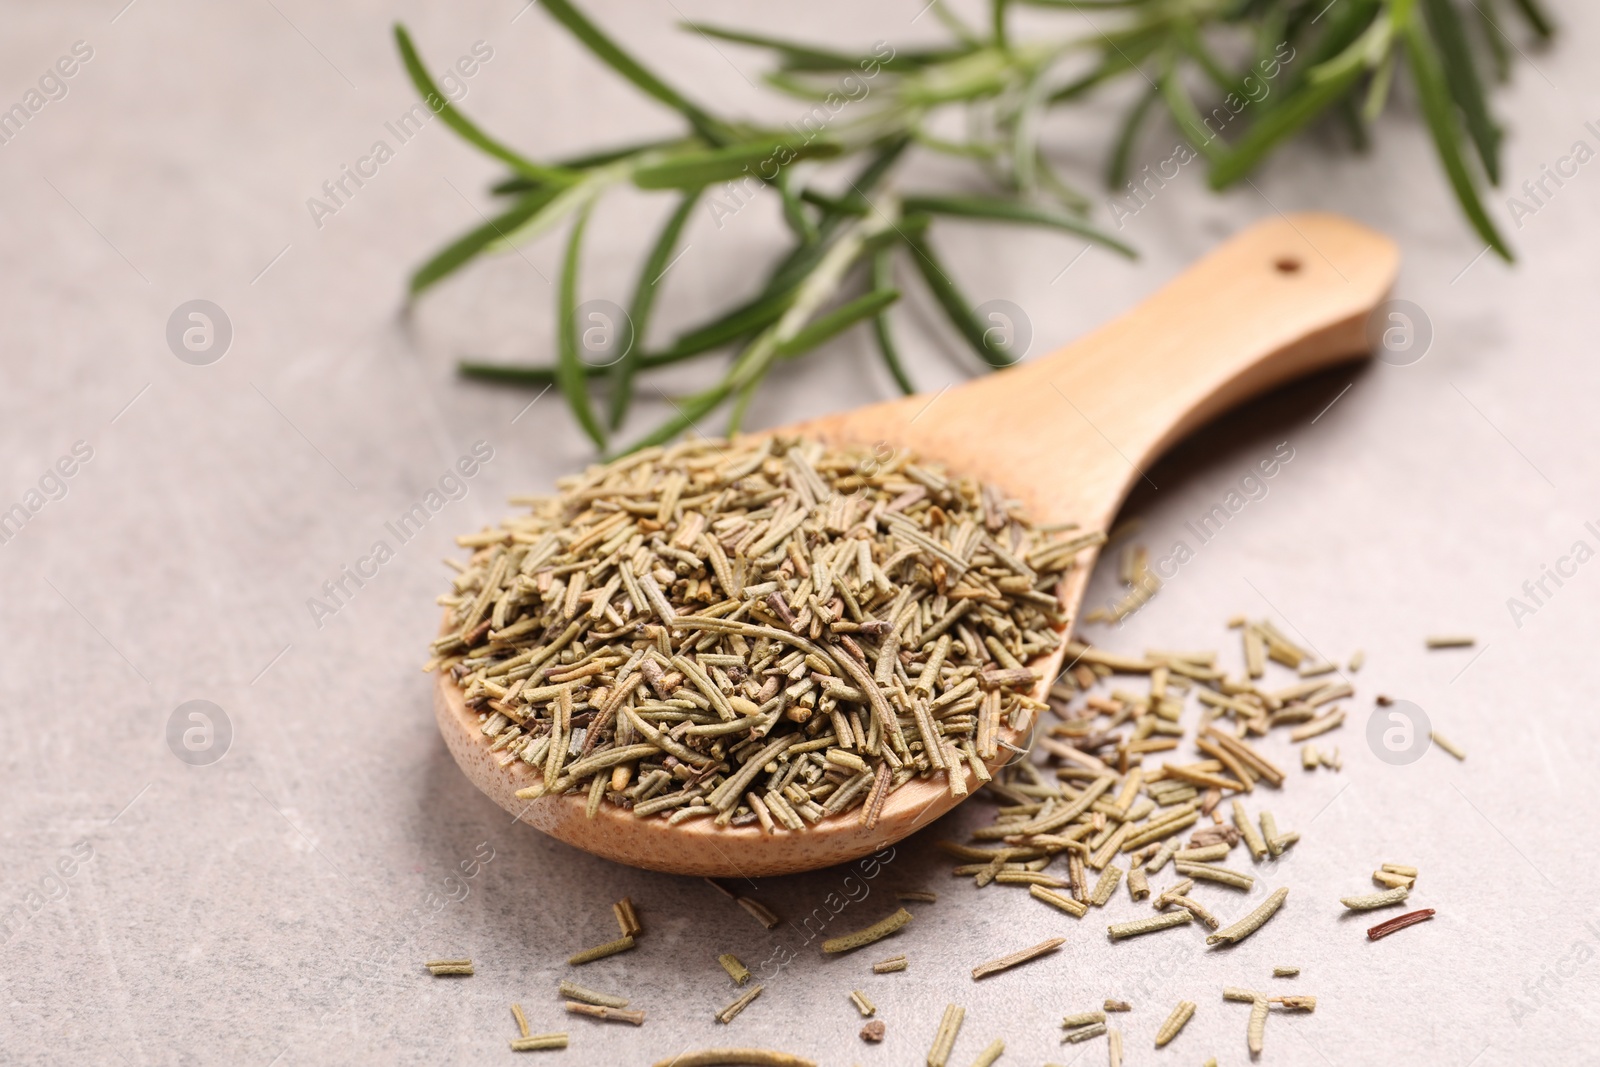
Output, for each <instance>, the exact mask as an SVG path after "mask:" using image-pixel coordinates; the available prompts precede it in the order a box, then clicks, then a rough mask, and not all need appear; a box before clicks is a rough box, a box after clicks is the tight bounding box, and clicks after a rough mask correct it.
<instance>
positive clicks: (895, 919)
mask: <svg viewBox="0 0 1600 1067" xmlns="http://www.w3.org/2000/svg"><path fill="white" fill-rule="evenodd" d="M910 921H911V913H910V912H909V911H907V910H906V909H904V908H899V909H897V910H896V911H895V912H894V914H892V915H889V916H888V917H887V918H883V919H880V920H878V921H877V922H875V923H873V924H872V925H871V926H868V927H866V928H865V929H862V930H857V931H856V932H855V933H852V934H845V935H843V936H842V937H832V938H829V939H828V940H826V941H824V942H823V943H822V951H824V952H827V953H830V954H832V953H836V952H851V951H854V950H855V949H858V948H861V947H862V946H864V945H870V944H872V943H873V942H874V941H881V940H882V939H883V938H885V937H888V936H889V935H890V934H892V933H894V932H895V931H896V930H898V929H900V928H901V927H902V926H904V925H905V924H906V923H908V922H910Z"/></svg>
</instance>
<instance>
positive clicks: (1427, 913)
mask: <svg viewBox="0 0 1600 1067" xmlns="http://www.w3.org/2000/svg"><path fill="white" fill-rule="evenodd" d="M1431 918H1433V909H1432V908H1420V909H1418V910H1417V911H1408V912H1406V913H1405V914H1404V915H1396V916H1395V917H1394V918H1392V919H1389V920H1388V921H1386V922H1381V923H1379V924H1378V925H1377V926H1374V927H1372V928H1371V929H1369V930H1368V931H1367V940H1368V941H1376V940H1378V939H1379V938H1383V937H1388V936H1389V935H1390V934H1392V933H1394V932H1395V931H1396V930H1404V929H1405V928H1406V927H1408V926H1415V925H1416V924H1417V923H1421V922H1427V921H1428V920H1429V919H1431Z"/></svg>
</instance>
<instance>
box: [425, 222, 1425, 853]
mask: <svg viewBox="0 0 1600 1067" xmlns="http://www.w3.org/2000/svg"><path fill="white" fill-rule="evenodd" d="M1398 265H1399V252H1398V250H1397V249H1396V248H1395V246H1394V243H1393V242H1391V241H1390V240H1389V239H1388V238H1386V237H1384V236H1383V235H1381V234H1378V233H1375V232H1373V231H1372V230H1369V229H1366V228H1365V227H1362V226H1359V225H1357V224H1355V223H1353V222H1350V221H1348V220H1346V219H1343V218H1339V217H1337V216H1332V215H1295V216H1291V217H1280V218H1275V219H1269V220H1267V221H1266V222H1262V223H1260V224H1258V225H1256V226H1253V227H1251V228H1250V229H1248V230H1246V231H1245V232H1244V233H1242V234H1240V235H1238V236H1237V237H1235V238H1233V239H1232V240H1231V241H1229V242H1227V243H1226V244H1224V245H1223V246H1222V247H1221V248H1219V249H1217V250H1216V251H1214V252H1212V253H1211V254H1210V255H1209V256H1207V257H1206V258H1204V259H1202V260H1201V261H1200V262H1199V263H1197V264H1195V265H1194V266H1193V267H1191V268H1190V269H1189V270H1188V271H1186V272H1185V273H1183V274H1182V275H1180V276H1179V277H1177V278H1176V279H1174V280H1173V281H1172V282H1170V283H1169V284H1168V285H1167V286H1166V287H1165V288H1163V289H1162V290H1161V291H1160V292H1158V293H1156V294H1155V295H1154V296H1152V297H1150V298H1149V299H1148V300H1146V301H1145V302H1144V303H1143V304H1141V305H1140V306H1138V307H1137V308H1135V309H1134V310H1133V311H1131V312H1129V313H1128V314H1126V315H1124V316H1122V317H1121V318H1119V319H1117V320H1115V321H1114V322H1112V323H1110V324H1109V325H1106V326H1104V327H1102V328H1100V329H1099V330H1097V331H1095V332H1094V333H1092V334H1090V335H1089V336H1088V337H1085V338H1084V339H1082V340H1080V341H1078V342H1076V343H1074V344H1071V345H1068V346H1067V347H1066V348H1063V349H1061V350H1060V351H1059V352H1056V353H1055V354H1053V355H1050V356H1046V357H1044V358H1041V359H1037V360H1033V361H1031V362H1028V363H1025V364H1022V365H1020V366H1017V367H1014V368H1012V369H1010V370H1007V371H1004V372H1003V373H999V374H993V375H989V376H987V377H984V378H980V379H977V380H976V381H973V382H970V383H967V384H965V385H961V386H959V387H956V388H952V389H948V390H946V391H945V392H942V393H939V394H937V395H935V396H932V397H929V396H912V397H906V398H903V399H900V400H893V401H890V402H888V403H883V404H874V405H872V406H870V407H865V408H860V409H858V410H855V411H847V412H843V413H841V414H838V415H830V416H828V417H826V418H822V419H816V420H813V421H811V422H807V423H803V424H801V425H799V426H794V427H789V428H788V429H786V430H785V431H784V432H792V433H801V434H805V435H808V436H812V437H816V438H820V439H822V440H824V441H827V442H830V443H833V444H846V443H849V444H865V445H876V444H878V443H887V444H888V445H890V446H892V447H895V448H909V449H910V450H912V452H914V453H915V454H917V455H919V456H921V457H922V458H923V459H925V460H931V461H934V462H938V463H942V464H944V465H945V466H946V467H948V468H949V469H950V470H952V471H957V472H960V473H961V474H965V475H971V476H974V477H977V478H979V479H981V480H983V481H985V482H990V483H992V484H994V485H996V486H997V487H999V488H1000V489H1001V490H1003V491H1004V492H1006V493H1007V494H1009V495H1011V496H1013V497H1015V498H1016V499H1018V500H1020V501H1022V502H1023V504H1024V505H1026V507H1027V509H1028V512H1029V514H1030V515H1031V516H1032V517H1033V519H1034V520H1035V521H1036V522H1040V523H1054V522H1077V523H1080V524H1081V525H1082V526H1083V528H1084V529H1086V530H1093V529H1106V528H1107V527H1108V526H1109V525H1110V523H1111V520H1112V519H1113V518H1114V517H1115V515H1116V512H1117V509H1118V508H1119V507H1120V506H1121V504H1122V500H1123V498H1124V496H1125V495H1126V494H1127V492H1128V490H1129V489H1131V488H1132V486H1133V484H1134V483H1135V482H1136V481H1138V480H1139V479H1141V478H1142V477H1143V475H1142V473H1141V472H1142V471H1143V470H1144V469H1145V468H1146V467H1147V466H1148V465H1149V464H1150V462H1151V461H1152V460H1154V459H1155V458H1156V457H1157V456H1158V455H1159V454H1160V453H1161V452H1162V450H1164V449H1165V448H1166V447H1167V446H1169V445H1171V444H1172V443H1173V442H1175V441H1177V440H1178V439H1179V438H1181V437H1182V436H1184V435H1185V434H1186V433H1188V432H1189V431H1191V430H1193V429H1195V428H1196V427H1198V426H1200V425H1201V424H1202V423H1204V422H1206V421H1207V420H1209V419H1211V418H1212V417H1213V416H1215V415H1217V414H1218V413H1220V412H1222V411H1224V410H1226V409H1227V408H1229V407H1232V406H1233V405H1235V404H1238V403H1240V402H1242V401H1244V400H1246V399H1248V398H1250V397H1253V396H1256V395H1258V394H1260V393H1263V392H1265V391H1266V390H1268V389H1271V388H1272V387H1274V386H1276V385H1279V384H1281V383H1283V382H1286V381H1288V380H1290V379H1292V378H1296V377H1299V376H1301V375H1304V374H1308V373H1310V372H1312V371H1315V370H1318V369H1320V368H1323V367H1327V366H1329V365H1332V364H1334V363H1338V362H1340V361H1344V360H1349V359H1352V358H1356V357H1361V356H1364V355H1366V354H1368V347H1369V346H1368V341H1367V333H1366V325H1367V321H1368V318H1369V316H1370V314H1371V313H1372V311H1373V310H1374V308H1376V307H1377V305H1378V304H1379V303H1380V302H1381V301H1382V300H1383V299H1384V297H1385V295H1386V294H1387V293H1388V291H1389V287H1390V285H1391V284H1392V283H1393V281H1394V277H1395V272H1396V269H1397V268H1398ZM1093 562H1094V559H1093V554H1092V553H1086V554H1085V555H1084V556H1083V557H1081V558H1080V563H1079V565H1078V567H1076V568H1075V569H1074V570H1072V571H1071V572H1069V574H1070V577H1069V581H1068V583H1067V584H1068V586H1069V590H1068V594H1067V596H1066V597H1065V599H1066V600H1067V602H1068V603H1069V604H1070V605H1071V606H1072V610H1073V613H1074V615H1075V614H1076V609H1077V606H1078V604H1079V603H1080V602H1081V600H1082V598H1083V591H1084V587H1085V586H1086V585H1087V583H1088V577H1089V571H1090V567H1091V566H1092V564H1093ZM1062 655H1063V652H1062V651H1057V652H1056V653H1055V654H1054V655H1052V656H1049V657H1047V658H1046V659H1044V660H1042V661H1040V662H1038V663H1035V664H1033V667H1034V669H1035V670H1038V671H1040V672H1042V676H1043V679H1044V680H1043V681H1042V682H1041V685H1040V692H1038V693H1036V694H1035V695H1036V696H1037V697H1039V698H1040V699H1043V696H1044V692H1043V691H1044V690H1045V689H1047V688H1048V686H1049V685H1050V683H1051V682H1052V681H1053V680H1054V679H1055V677H1056V675H1057V673H1058V672H1059V671H1060V670H1061V666H1062ZM434 706H435V711H436V714H437V716H438V720H439V729H440V731H441V732H442V733H443V734H444V738H445V742H446V743H447V744H448V745H449V747H450V752H451V754H452V755H454V756H455V759H456V762H457V763H458V764H460V766H461V769H462V770H463V771H465V772H466V774H467V777H468V778H470V779H472V781H473V782H474V783H475V784H476V785H477V786H478V788H479V789H481V790H483V791H484V792H485V793H487V794H488V795H489V796H490V797H491V798H493V800H494V801H495V803H497V804H499V805H500V806H501V807H502V808H504V809H505V810H506V811H508V812H511V813H512V814H514V815H515V816H516V817H517V818H518V819H520V820H522V821H523V822H525V823H528V824H529V825H531V826H535V827H537V828H538V829H540V830H543V831H544V832H545V833H547V834H550V835H551V836H552V837H556V838H559V839H560V840H562V841H565V842H567V843H568V844H570V845H575V846H577V847H578V848H581V849H583V850H584V851H586V852H592V853H594V854H595V855H598V856H605V857H607V858H609V859H613V860H617V861H618V862H621V863H626V864H630V865H632V866H635V867H645V868H649V869H651V870H656V871H666V872H669V873H674V874H696V875H713V876H741V877H747V878H754V877H758V876H761V875H770V874H786V873H790V872H794V871H807V870H814V869H816V868H820V867H827V866H830V865H832V864H835V863H844V862H846V861H849V860H852V859H855V858H857V857H859V856H863V855H866V854H867V853H869V852H873V851H876V850H878V849H881V848H883V847H884V846H886V845H889V844H891V843H893V842H895V841H898V840H899V839H900V838H902V837H905V836H906V835H907V834H909V833H911V832H912V831H913V830H916V829H917V828H918V827H921V826H926V825H928V824H929V823H930V822H932V821H933V820H934V819H936V818H938V817H939V816H940V815H942V814H944V813H945V812H946V811H948V810H949V809H950V808H952V807H953V806H954V805H955V804H956V802H957V800H956V798H955V797H952V796H951V795H950V791H949V788H948V784H947V782H946V781H945V779H944V777H942V776H937V777H933V778H929V779H926V780H921V779H913V780H911V781H910V782H907V783H906V784H905V785H903V786H902V787H901V788H900V789H898V790H896V791H895V792H894V793H893V794H891V795H890V797H889V799H888V802H887V803H886V804H885V805H884V808H883V813H882V816H881V817H880V818H879V820H878V823H877V825H876V826H875V827H874V828H873V829H871V830H868V829H867V828H866V827H864V826H863V825H862V824H861V822H860V820H859V818H858V815H859V812H856V811H852V812H847V813H845V814H842V815H836V816H832V817H829V818H826V819H824V820H822V821H821V822H818V823H816V824H815V825H812V826H810V827H808V828H807V829H805V830H804V831H801V832H779V833H777V834H770V835H769V834H765V833H763V832H762V831H761V829H760V827H758V826H755V825H748V826H741V827H727V828H723V829H718V828H717V827H715V826H713V825H712V822H711V820H709V819H698V820H690V821H688V822H684V823H680V824H678V825H676V826H668V825H667V823H666V822H665V820H662V819H639V818H635V817H634V816H633V815H632V814H630V813H628V812H627V811H624V810H622V809H620V808H617V807H614V806H612V805H609V804H607V805H603V806H602V807H601V808H600V811H599V813H598V814H597V815H596V816H595V817H594V818H593V819H589V818H585V816H584V797H582V796H557V797H543V798H540V799H538V800H532V801H527V800H518V799H517V798H516V796H515V793H516V791H517V790H518V789H520V788H522V787H524V786H526V785H529V784H531V783H532V781H533V774H532V773H531V771H530V769H529V768H528V767H527V766H526V765H525V764H523V763H522V762H521V761H520V760H519V761H516V762H515V763H513V764H512V765H511V766H510V767H504V768H503V767H501V766H500V765H499V763H498V761H497V757H496V756H495V755H494V754H491V753H490V752H489V747H488V744H487V743H486V741H485V738H484V737H483V735H482V733H481V731H480V730H479V729H478V719H477V715H476V713H475V712H472V711H470V710H468V709H467V707H466V706H465V705H464V704H463V702H462V694H461V691H460V689H459V688H458V687H457V686H456V685H455V684H454V683H453V682H452V681H451V680H450V679H449V678H447V677H444V676H443V675H441V676H440V678H439V683H438V687H437V690H436V694H435V701H434ZM1006 739H1007V740H1008V741H1016V740H1018V739H1017V738H1016V737H1015V736H1012V735H1010V734H1009V733H1008V734H1007V736H1006ZM1007 755H1008V753H1006V752H1005V750H1004V749H1002V750H1001V755H1000V757H999V758H997V759H996V760H995V766H998V765H999V764H1001V763H1003V762H1005V759H1006V757H1007ZM964 773H967V774H969V776H970V773H971V772H970V771H965V772H964ZM968 784H969V787H970V788H976V785H977V783H976V781H975V780H972V779H970V778H969V783H968Z"/></svg>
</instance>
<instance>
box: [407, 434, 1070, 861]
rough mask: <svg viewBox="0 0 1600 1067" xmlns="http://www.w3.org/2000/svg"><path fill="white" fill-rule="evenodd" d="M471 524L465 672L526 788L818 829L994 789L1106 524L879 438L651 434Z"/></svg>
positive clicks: (671, 814)
mask: <svg viewBox="0 0 1600 1067" xmlns="http://www.w3.org/2000/svg"><path fill="white" fill-rule="evenodd" d="M559 489H560V492H559V494H558V495H556V496H553V497H533V498H526V499H521V498H519V499H517V500H515V501H513V502H514V503H517V504H523V505H526V506H528V507H529V509H530V513H529V514H527V515H525V516H519V517H514V518H509V519H506V520H505V521H504V522H503V523H502V524H501V525H500V526H499V527H497V528H493V529H485V530H484V531H482V532H481V533H477V534H472V535H469V536H466V537H462V538H459V539H458V541H459V543H460V544H461V545H463V546H464V547H469V548H472V549H473V550H474V552H473V555H472V557H471V558H470V559H469V560H468V561H467V563H466V564H465V565H460V564H454V565H455V566H457V568H458V570H459V574H458V576H457V577H456V579H455V588H454V590H453V592H452V593H451V594H449V595H447V596H445V597H442V598H441V603H443V604H444V605H445V606H446V607H447V608H448V609H449V615H448V620H447V624H446V632H445V633H444V635H443V636H441V637H440V638H439V639H438V640H436V641H435V642H434V643H433V650H434V654H435V658H434V659H433V660H431V661H430V663H429V664H428V667H429V668H430V669H434V668H437V669H439V670H444V671H448V672H450V675H451V677H452V678H454V680H455V681H456V682H457V684H458V685H460V686H461V687H462V689H463V691H464V695H465V699H466V701H467V704H468V706H469V707H471V708H473V709H475V710H476V711H477V712H478V713H479V716H480V721H481V722H482V732H483V736H484V739H485V744H487V745H489V746H490V748H491V749H492V750H493V751H496V752H499V753H501V755H500V757H499V758H500V761H501V763H502V765H503V766H509V765H510V764H511V763H512V762H513V761H515V760H522V761H524V762H525V763H527V764H528V765H529V766H531V767H533V768H535V769H536V770H537V771H538V772H539V774H540V777H539V779H538V780H537V781H536V782H534V784H533V785H531V786H530V787H529V788H527V789H524V790H522V791H520V792H519V793H518V795H519V796H521V797H524V798H532V797H536V796H540V795H543V794H546V793H583V794H586V795H587V797H588V812H589V814H590V816H591V817H592V816H593V815H594V814H595V812H597V811H598V810H599V808H600V805H601V804H605V803H610V804H615V805H618V806H621V807H624V808H629V809H631V810H632V812H633V813H634V814H635V815H638V816H641V817H647V816H656V815H659V816H662V817H664V818H666V819H667V820H668V821H669V822H674V823H675V822H680V821H684V820H688V819H695V818H714V820H715V822H716V824H717V825H719V826H726V825H730V824H731V825H736V826H737V825H744V824H748V823H752V822H757V821H759V822H760V824H761V826H762V827H763V828H764V829H765V830H766V831H767V832H769V833H772V832H778V831H779V830H782V829H788V830H801V829H804V828H805V827H806V825H807V823H815V822H817V821H818V820H820V819H822V818H824V817H825V816H829V815H836V814H840V813H844V812H849V811H852V810H854V809H856V808H860V809H861V812H860V815H859V818H860V819H861V820H862V821H863V822H865V823H867V824H868V825H871V824H873V823H874V822H875V821H876V819H877V817H878V813H879V812H880V811H881V810H882V805H883V802H884V799H885V797H887V796H888V794H889V793H891V792H893V791H894V790H895V789H897V788H899V787H900V786H901V785H903V784H904V783H906V782H907V781H909V780H910V779H912V778H914V777H917V776H927V775H944V776H945V778H946V780H947V781H948V783H949V788H950V790H951V792H952V793H955V794H961V793H964V792H966V790H967V768H968V767H970V769H971V773H972V774H973V776H974V777H975V778H976V779H977V780H979V781H987V780H988V777H989V774H988V771H987V769H986V768H985V767H984V762H983V761H985V760H989V759H992V758H994V757H995V756H996V755H997V754H998V752H999V748H1000V746H1001V744H1002V743H1003V741H1002V737H1001V729H1002V724H1004V725H1006V726H1008V727H1009V728H1010V729H1013V730H1018V729H1025V728H1026V727H1027V726H1028V724H1029V723H1030V722H1031V720H1032V716H1033V714H1034V713H1035V712H1036V711H1039V710H1042V709H1043V707H1044V705H1043V704H1040V703H1038V702H1037V701H1035V700H1034V699H1033V698H1032V695H1031V692H1032V690H1033V689H1034V687H1035V685H1036V683H1037V682H1038V680H1039V679H1038V678H1037V677H1036V675H1035V674H1034V672H1033V671H1031V670H1029V669H1028V667H1027V664H1028V663H1029V662H1032V661H1034V660H1036V659H1038V658H1039V657H1042V656H1044V655H1047V654H1048V653H1050V652H1051V651H1052V650H1054V649H1055V648H1056V646H1057V644H1058V642H1059V641H1060V636H1059V634H1058V633H1057V629H1058V628H1059V627H1060V626H1061V625H1062V623H1063V622H1064V618H1063V615H1062V613H1061V604H1060V601H1059V599H1058V584H1059V582H1060V580H1061V577H1062V575H1063V573H1064V572H1065V571H1067V570H1068V569H1070V568H1071V567H1072V565H1073V560H1074V559H1075V558H1076V556H1077V555H1078V553H1079V552H1080V551H1081V550H1083V549H1084V548H1087V547H1089V546H1091V545H1094V544H1097V543H1098V542H1099V541H1100V540H1102V536H1101V535H1100V534H1099V533H1083V532H1078V531H1075V530H1072V529H1071V528H1037V527H1032V526H1030V525H1029V523H1028V522H1027V520H1026V518H1025V517H1024V516H1023V515H1022V514H1021V512H1020V508H1019V506H1018V505H1017V504H1016V503H1015V502H1013V501H1007V500H1005V499H1003V498H1002V497H1001V496H1000V495H999V494H998V493H997V492H996V491H995V490H993V489H992V488H991V487H986V486H980V485H979V484H977V483H976V482H974V481H971V480H968V479H961V478H953V477H950V476H948V475H946V474H945V473H943V472H941V471H939V470H936V469H933V468H931V467H928V466H922V465H919V464H918V463H917V462H916V461H915V457H913V456H910V455H907V454H905V453H903V452H891V451H890V450H888V449H887V448H882V447H880V448H879V449H878V450H867V449H832V448H827V447H824V446H823V445H822V444H820V443H818V442H815V441H808V440H803V439H794V438H763V439H741V440H736V441H732V442H730V441H721V440H717V441H712V440H701V441H691V442H687V443H684V444H680V445H676V446H674V447H671V448H665V449H664V448H651V449H647V450H644V451H641V452H638V453H635V454H633V455H631V456H628V457H626V458H624V459H621V460H618V461H616V462H613V463H610V464H607V465H604V466H596V467H591V468H590V469H589V470H588V471H587V472H585V473H584V474H582V475H579V476H575V477H572V478H568V479H563V480H562V481H561V482H560V483H559Z"/></svg>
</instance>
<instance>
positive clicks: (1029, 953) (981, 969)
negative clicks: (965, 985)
mask: <svg viewBox="0 0 1600 1067" xmlns="http://www.w3.org/2000/svg"><path fill="white" fill-rule="evenodd" d="M1066 943H1067V939H1066V938H1064V937H1052V938H1050V939H1049V940H1048V941H1041V942H1039V943H1038V944H1037V945H1033V946H1031V947H1029V948H1025V949H1022V950H1021V951H1018V952H1013V953H1011V955H1009V956H1001V957H1000V958H999V959H996V960H990V961H989V962H988V963H980V964H979V965H978V966H976V967H974V968H972V977H973V978H974V979H975V980H976V979H979V978H987V977H989V976H990V975H991V974H999V973H1000V972H1001V971H1008V970H1010V969H1011V968H1013V967H1017V966H1020V965H1021V964H1024V963H1027V962H1028V961H1029V960H1035V959H1038V958H1039V957H1040V956H1044V955H1047V954H1049V953H1051V952H1054V951H1055V950H1056V949H1058V948H1060V947H1061V946H1062V945H1064V944H1066Z"/></svg>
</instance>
